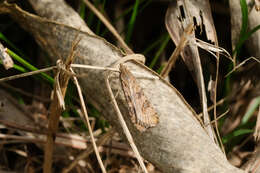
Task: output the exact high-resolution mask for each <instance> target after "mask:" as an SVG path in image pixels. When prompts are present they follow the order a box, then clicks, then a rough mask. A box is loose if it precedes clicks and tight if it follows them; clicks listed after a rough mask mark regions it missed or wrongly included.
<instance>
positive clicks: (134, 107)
mask: <svg viewBox="0 0 260 173" xmlns="http://www.w3.org/2000/svg"><path fill="white" fill-rule="evenodd" d="M119 70H120V76H119V78H120V82H121V86H122V89H123V92H124V95H125V98H126V101H127V104H128V110H129V114H130V118H131V121H132V123H133V124H134V125H135V127H136V128H137V129H138V130H139V131H141V132H144V131H145V130H146V129H148V128H150V127H154V126H156V125H157V124H158V123H159V118H158V115H157V113H156V111H155V109H154V108H153V107H152V105H151V103H150V102H149V100H148V99H147V97H146V96H145V95H144V92H143V90H142V88H141V87H140V86H139V84H138V82H137V81H136V79H135V77H134V75H133V74H132V73H131V72H130V71H129V70H128V69H127V68H126V66H124V65H123V64H120V66H119Z"/></svg>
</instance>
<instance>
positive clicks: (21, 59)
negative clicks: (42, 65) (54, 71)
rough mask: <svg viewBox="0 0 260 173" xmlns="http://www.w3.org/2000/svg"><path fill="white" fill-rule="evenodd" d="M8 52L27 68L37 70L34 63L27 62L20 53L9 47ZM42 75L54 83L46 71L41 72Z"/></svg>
mask: <svg viewBox="0 0 260 173" xmlns="http://www.w3.org/2000/svg"><path fill="white" fill-rule="evenodd" d="M7 53H8V54H9V55H10V56H11V57H12V58H13V59H15V60H16V61H18V62H19V63H21V64H22V65H23V66H24V67H26V68H27V69H29V70H31V71H36V70H38V68H36V67H34V66H33V65H31V64H30V63H29V62H27V61H26V60H24V59H23V58H21V57H20V56H19V55H17V54H15V53H14V52H13V51H11V50H10V49H7ZM40 76H41V77H42V78H43V79H45V80H47V81H48V82H50V83H51V84H53V81H54V80H53V78H52V77H51V76H49V75H47V74H46V73H40Z"/></svg>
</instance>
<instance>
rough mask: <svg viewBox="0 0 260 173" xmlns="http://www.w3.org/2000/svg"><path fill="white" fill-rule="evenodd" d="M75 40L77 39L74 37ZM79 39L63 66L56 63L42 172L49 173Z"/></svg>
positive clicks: (58, 62)
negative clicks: (71, 66) (70, 70)
mask: <svg viewBox="0 0 260 173" xmlns="http://www.w3.org/2000/svg"><path fill="white" fill-rule="evenodd" d="M76 38H77V37H76ZM79 41H80V39H78V40H77V39H75V40H74V42H73V43H72V46H71V51H70V54H69V56H68V58H67V59H66V62H65V64H63V63H62V61H61V60H58V61H57V67H58V71H57V74H56V76H55V79H56V80H55V83H54V91H55V92H54V98H53V101H52V103H51V105H50V115H49V121H48V135H47V141H46V145H45V149H44V151H45V152H44V165H43V172H44V173H50V172H51V168H52V154H53V149H54V142H55V138H56V132H57V130H58V125H59V119H60V115H61V113H62V110H63V109H64V108H65V107H64V106H65V103H64V100H63V99H64V97H65V93H66V90H67V85H68V82H69V79H70V76H71V75H70V74H69V73H68V72H67V71H69V69H70V65H71V63H72V62H73V60H74V59H75V53H76V51H75V49H76V47H77V45H78V43H79Z"/></svg>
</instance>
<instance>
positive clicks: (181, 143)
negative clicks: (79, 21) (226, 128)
mask: <svg viewBox="0 0 260 173" xmlns="http://www.w3.org/2000/svg"><path fill="white" fill-rule="evenodd" d="M45 1H48V0H41V1H33V0H31V3H33V4H34V5H33V6H34V7H35V6H36V5H35V4H36V3H43V7H44V2H45ZM52 2H53V3H54V2H55V3H56V5H57V3H61V4H60V6H62V7H64V9H63V10H59V11H58V12H63V11H66V10H67V9H66V8H70V7H68V6H64V4H63V3H64V2H63V1H61V0H57V1H51V2H48V3H52ZM35 10H36V11H37V13H39V14H42V13H41V12H38V10H43V9H41V8H35ZM44 10H53V11H49V12H47V11H45V12H44V14H50V13H53V14H55V15H56V18H58V16H59V14H58V12H57V11H55V8H54V9H51V8H46V7H44ZM0 12H1V13H3V12H7V13H9V14H10V15H11V17H12V18H13V19H14V20H16V21H17V22H18V23H19V24H20V25H21V26H22V27H23V28H24V29H25V30H27V31H28V32H30V33H32V34H33V36H34V37H35V39H36V41H37V42H38V43H39V45H40V46H41V47H42V49H43V50H45V51H46V52H47V53H48V54H49V55H50V57H52V58H53V60H57V58H58V56H57V54H60V55H61V56H62V57H67V55H68V54H69V50H70V46H71V44H72V42H73V40H74V39H75V37H76V36H77V35H78V36H79V38H81V42H80V43H79V45H78V49H77V51H78V55H79V56H78V57H76V60H75V63H81V64H88V65H94V66H110V65H111V64H113V63H115V62H116V61H118V60H119V59H120V58H121V57H123V56H124V55H123V53H122V52H121V51H120V50H119V49H118V48H116V47H115V46H113V45H111V44H110V43H108V42H107V41H106V40H104V39H102V38H100V37H98V36H95V35H93V34H91V33H87V32H84V31H79V30H78V29H76V28H74V27H73V24H70V23H68V20H67V19H66V18H65V17H64V18H63V19H62V20H61V19H59V22H60V23H57V22H53V21H49V20H46V19H43V18H41V17H38V16H35V15H32V14H29V13H27V12H25V11H22V10H21V9H20V8H18V7H16V6H13V5H9V4H6V3H5V4H1V5H0ZM70 15H77V14H76V13H73V14H72V13H71V14H70ZM45 17H48V16H45ZM78 17H79V16H78ZM61 23H63V24H61ZM68 25H70V26H68ZM57 52H58V53H57ZM126 65H127V66H128V69H130V70H134V71H138V72H140V73H144V74H148V75H157V74H156V73H154V72H153V71H151V70H149V69H148V68H146V67H145V66H144V65H142V64H139V63H137V62H135V63H127V64H126ZM76 72H77V73H87V77H85V78H81V79H80V84H81V87H82V90H83V92H84V93H85V94H86V98H87V99H88V101H90V102H91V103H92V104H94V105H95V106H96V108H97V109H98V110H99V111H100V112H102V114H103V115H104V116H105V118H106V119H107V120H108V121H109V122H110V123H111V124H112V125H113V126H115V127H116V129H117V131H118V132H119V133H121V132H122V129H121V127H120V125H119V122H118V119H117V117H116V113H115V111H114V110H113V109H112V107H113V106H112V104H111V99H110V98H109V94H108V91H107V89H106V88H105V82H104V75H103V72H102V71H97V70H84V69H80V70H77V71H76ZM138 82H139V84H140V86H141V87H142V88H143V90H144V93H145V95H146V96H147V98H148V99H149V101H150V102H151V104H152V105H153V107H154V108H155V110H156V111H157V113H158V116H159V121H160V122H159V124H158V125H157V126H156V127H154V128H150V129H148V130H146V131H145V132H143V133H140V132H139V131H138V130H137V129H136V128H135V126H134V125H133V124H132V123H131V120H130V117H129V114H128V109H127V103H126V102H125V98H124V95H123V93H122V92H121V89H120V84H119V81H118V76H117V74H115V75H114V78H113V79H112V81H111V82H110V83H111V87H112V89H113V90H119V91H120V92H119V95H118V97H117V102H118V105H119V107H120V110H121V112H122V114H123V115H124V118H125V120H126V123H127V125H128V127H129V129H130V130H131V133H132V136H133V138H134V141H135V143H136V145H137V147H138V149H139V151H140V152H141V154H142V156H143V157H144V158H145V159H147V160H149V161H150V162H152V163H153V164H155V166H157V167H158V168H160V169H161V170H162V171H163V172H169V173H170V172H180V173H189V172H200V173H213V172H214V173H215V172H222V173H225V172H226V173H229V172H233V173H240V172H241V173H242V172H243V171H242V170H239V169H237V168H235V167H233V166H232V165H230V164H229V163H228V161H227V159H226V157H225V156H224V155H223V153H222V152H221V150H220V149H219V148H218V147H217V146H216V145H215V144H214V143H213V142H212V141H211V140H210V138H209V137H208V135H207V134H206V132H205V131H204V129H203V128H202V127H201V125H200V123H199V122H198V121H197V119H196V118H195V116H196V114H195V113H194V111H193V110H192V109H191V107H190V106H189V105H188V104H187V103H186V102H185V100H184V99H183V97H182V96H181V94H180V93H179V92H178V91H177V90H176V89H175V88H174V87H173V86H172V85H170V84H168V83H167V82H166V81H164V80H163V79H161V78H160V80H148V79H138ZM121 135H122V136H123V134H121Z"/></svg>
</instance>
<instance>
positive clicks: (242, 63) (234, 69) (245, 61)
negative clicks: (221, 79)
mask: <svg viewBox="0 0 260 173" xmlns="http://www.w3.org/2000/svg"><path fill="white" fill-rule="evenodd" d="M249 60H255V61H256V62H258V63H260V61H259V60H258V59H256V58H255V57H249V58H247V59H245V60H244V61H242V62H241V63H240V64H238V65H237V66H235V67H234V68H233V69H232V70H231V71H230V72H229V73H228V74H226V75H225V77H227V76H229V75H230V74H231V73H233V72H234V71H236V70H237V69H239V68H240V67H241V66H242V65H244V64H245V63H247V61H249Z"/></svg>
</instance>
